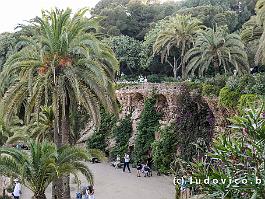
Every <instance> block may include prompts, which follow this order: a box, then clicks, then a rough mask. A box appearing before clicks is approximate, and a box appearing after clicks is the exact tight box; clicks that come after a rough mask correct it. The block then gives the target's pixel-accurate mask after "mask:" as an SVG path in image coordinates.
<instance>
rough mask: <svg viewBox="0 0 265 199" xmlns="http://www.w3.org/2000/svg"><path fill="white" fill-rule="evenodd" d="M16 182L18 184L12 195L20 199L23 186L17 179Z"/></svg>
mask: <svg viewBox="0 0 265 199" xmlns="http://www.w3.org/2000/svg"><path fill="white" fill-rule="evenodd" d="M14 182H15V183H16V185H15V188H14V191H13V193H12V195H13V196H14V199H19V198H20V196H21V184H20V183H19V180H18V179H17V178H16V179H15V180H14Z"/></svg>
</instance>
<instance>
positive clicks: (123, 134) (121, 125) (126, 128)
mask: <svg viewBox="0 0 265 199" xmlns="http://www.w3.org/2000/svg"><path fill="white" fill-rule="evenodd" d="M131 134H132V121H131V115H127V116H126V117H125V118H124V119H121V120H120V121H118V123H117V125H116V126H114V127H113V129H112V135H113V138H114V139H115V146H114V148H113V149H112V150H111V157H116V156H117V155H119V156H120V157H122V156H123V154H124V153H126V152H127V151H128V147H129V139H130V137H131Z"/></svg>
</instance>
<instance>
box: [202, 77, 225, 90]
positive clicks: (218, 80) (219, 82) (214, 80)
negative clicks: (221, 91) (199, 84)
mask: <svg viewBox="0 0 265 199" xmlns="http://www.w3.org/2000/svg"><path fill="white" fill-rule="evenodd" d="M227 79H228V77H227V76H226V75H216V76H215V77H211V78H206V79H205V80H204V82H205V83H207V84H212V85H215V86H218V87H220V88H223V87H224V86H225V84H226V81H227Z"/></svg>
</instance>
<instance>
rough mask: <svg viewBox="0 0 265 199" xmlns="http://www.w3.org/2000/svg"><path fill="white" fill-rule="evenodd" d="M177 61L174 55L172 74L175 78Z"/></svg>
mask: <svg viewBox="0 0 265 199" xmlns="http://www.w3.org/2000/svg"><path fill="white" fill-rule="evenodd" d="M177 70H178V68H177V62H176V57H175V56H174V63H173V74H174V78H175V79H176V78H177Z"/></svg>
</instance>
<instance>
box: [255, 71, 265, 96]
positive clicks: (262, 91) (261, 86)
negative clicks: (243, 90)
mask: <svg viewBox="0 0 265 199" xmlns="http://www.w3.org/2000/svg"><path fill="white" fill-rule="evenodd" d="M254 77H255V85H254V86H252V91H253V93H256V94H258V95H265V73H259V74H257V75H255V76H254Z"/></svg>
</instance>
